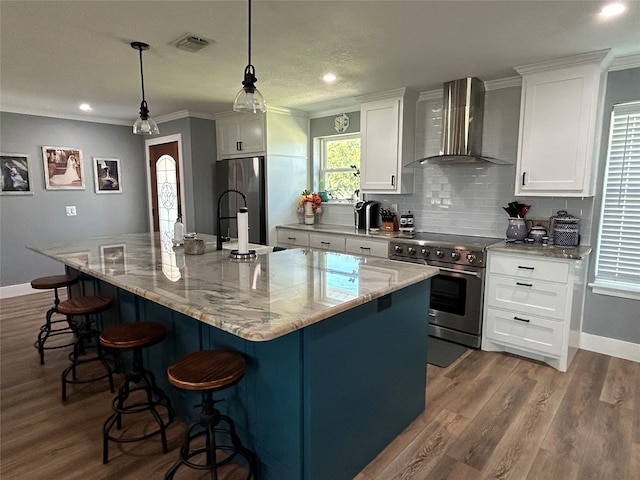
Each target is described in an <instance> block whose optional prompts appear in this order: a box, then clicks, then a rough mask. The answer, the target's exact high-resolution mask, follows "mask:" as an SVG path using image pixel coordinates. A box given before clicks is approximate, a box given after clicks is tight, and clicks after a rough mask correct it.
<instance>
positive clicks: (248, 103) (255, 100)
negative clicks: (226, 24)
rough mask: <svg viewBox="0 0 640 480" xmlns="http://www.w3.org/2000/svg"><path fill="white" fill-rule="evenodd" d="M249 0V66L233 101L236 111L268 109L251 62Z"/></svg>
mask: <svg viewBox="0 0 640 480" xmlns="http://www.w3.org/2000/svg"><path fill="white" fill-rule="evenodd" d="M248 2H249V22H248V25H249V34H248V42H247V44H248V55H247V66H246V67H245V69H244V80H243V81H242V88H241V89H240V91H239V92H238V94H237V95H236V98H235V100H234V101H233V111H234V112H251V113H257V112H265V111H266V110H267V102H266V101H265V99H264V97H263V96H262V94H261V93H260V91H259V90H258V89H257V88H256V82H257V81H258V79H257V78H256V70H255V67H254V66H253V65H252V64H251V0H248Z"/></svg>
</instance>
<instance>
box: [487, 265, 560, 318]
mask: <svg viewBox="0 0 640 480" xmlns="http://www.w3.org/2000/svg"><path fill="white" fill-rule="evenodd" d="M486 292H487V294H486V301H487V305H489V306H491V307H498V308H506V309H510V310H514V311H518V312H527V313H530V314H532V315H540V316H543V317H551V318H555V319H557V320H564V319H565V318H567V309H568V306H567V302H568V299H567V298H568V295H569V292H568V286H567V285H563V284H559V283H551V282H544V281H542V280H531V279H521V278H514V277H505V276H502V275H495V274H490V275H489V277H488V279H487V286H486Z"/></svg>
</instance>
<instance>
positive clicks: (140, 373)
mask: <svg viewBox="0 0 640 480" xmlns="http://www.w3.org/2000/svg"><path fill="white" fill-rule="evenodd" d="M166 336H167V328H166V327H165V326H164V325H163V324H162V323H156V322H133V323H125V324H123V325H118V326H115V327H111V328H108V329H107V330H105V331H104V332H102V334H100V343H101V344H102V346H103V347H105V348H111V349H117V350H133V365H132V367H131V370H130V371H129V372H128V373H127V374H126V376H125V379H124V381H123V382H122V384H121V385H120V388H119V389H118V394H117V395H116V397H115V398H114V399H113V402H112V404H111V407H112V409H113V413H112V414H111V416H110V417H109V418H107V420H106V422H105V423H104V427H103V428H102V438H103V449H102V463H105V464H106V463H107V462H108V461H109V440H111V441H112V442H116V443H128V442H137V441H139V440H145V439H147V438H150V437H152V436H153V435H156V434H158V433H159V434H160V436H161V438H162V452H163V453H167V452H168V449H167V437H166V434H165V430H166V428H167V426H168V425H169V424H170V423H171V422H172V421H173V419H174V417H175V413H174V410H173V407H172V406H171V400H170V399H169V397H167V396H166V395H165V394H164V392H163V391H162V390H161V389H159V388H158V387H157V385H156V379H155V376H154V375H153V372H151V371H150V370H145V368H144V365H143V363H142V349H143V348H146V347H150V346H151V345H154V344H156V343H158V342H161V341H162V340H164V338H165V337H166ZM136 385H139V386H136ZM138 391H142V392H144V395H136V396H134V392H138ZM136 397H137V398H136ZM141 397H142V398H141ZM160 406H162V407H164V408H166V410H167V413H168V421H166V422H165V421H164V420H163V418H162V416H161V415H160V413H159V411H158V408H157V407H160ZM146 411H148V412H150V413H151V415H152V416H153V418H154V420H155V421H156V423H157V424H158V428H157V429H155V430H153V431H151V432H146V433H143V434H140V435H135V436H129V437H127V436H120V437H114V436H112V435H111V434H110V432H111V429H112V428H113V427H114V426H116V427H117V429H118V430H120V429H121V428H122V416H123V415H127V414H139V413H142V412H146ZM129 418H132V417H129ZM145 430H146V429H145Z"/></svg>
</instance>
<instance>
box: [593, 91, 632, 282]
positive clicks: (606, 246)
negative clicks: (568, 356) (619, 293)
mask: <svg viewBox="0 0 640 480" xmlns="http://www.w3.org/2000/svg"><path fill="white" fill-rule="evenodd" d="M639 259H640V102H633V103H627V104H621V105H616V106H615V107H614V109H613V113H612V118H611V129H610V132H609V151H608V154H607V166H606V172H605V180H604V189H603V198H602V214H601V217H600V235H599V242H598V251H597V259H596V284H598V283H601V284H610V285H611V284H613V285H615V288H620V289H623V290H624V289H629V290H631V291H638V290H640V261H639Z"/></svg>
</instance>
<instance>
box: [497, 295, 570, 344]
mask: <svg viewBox="0 0 640 480" xmlns="http://www.w3.org/2000/svg"><path fill="white" fill-rule="evenodd" d="M484 322H485V336H486V337H487V338H488V339H489V340H494V341H496V342H499V343H501V344H503V345H512V346H514V347H518V348H522V349H525V350H529V351H532V352H540V353H544V354H547V355H557V356H560V355H561V354H562V338H563V334H564V328H565V324H564V323H563V322H554V321H553V320H547V319H544V318H539V317H536V316H534V315H523V314H520V313H516V312H513V311H505V310H499V309H496V308H491V307H489V308H487V309H486V316H485V319H484Z"/></svg>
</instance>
